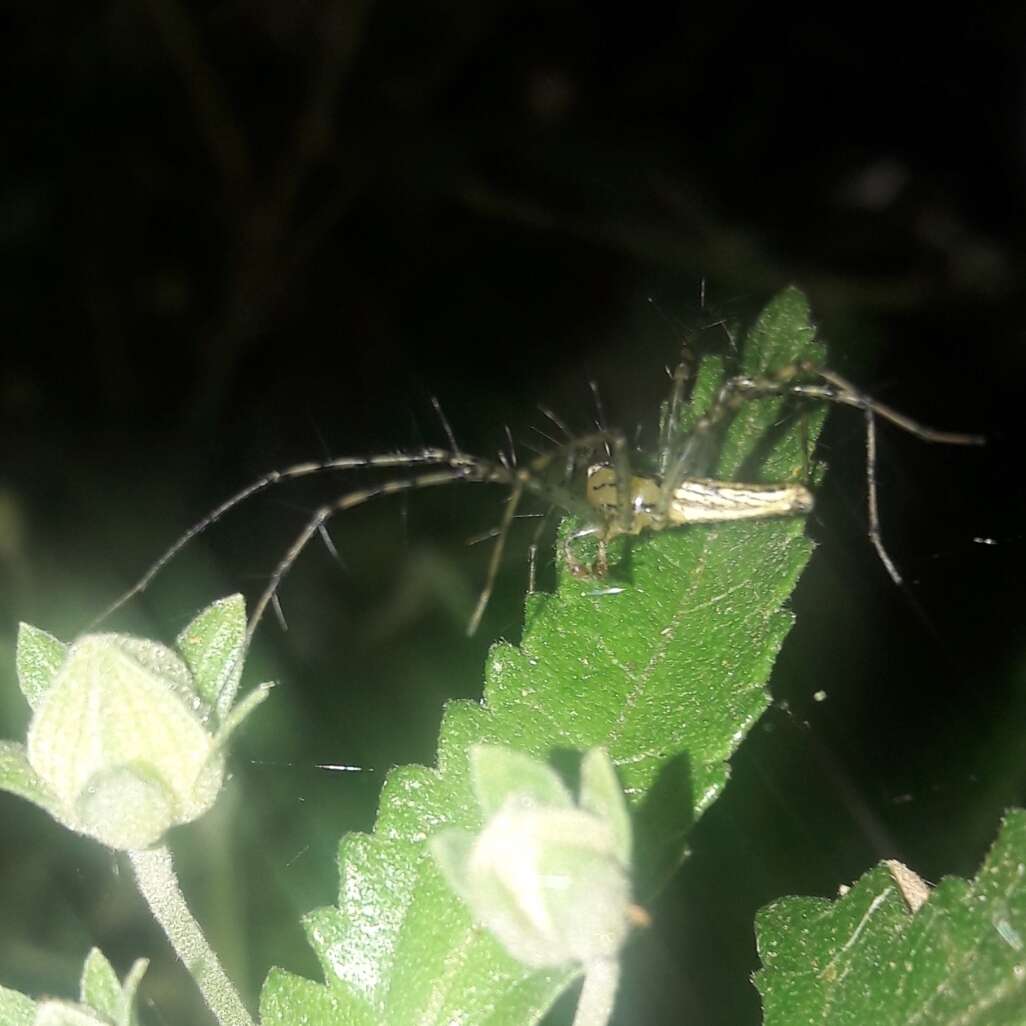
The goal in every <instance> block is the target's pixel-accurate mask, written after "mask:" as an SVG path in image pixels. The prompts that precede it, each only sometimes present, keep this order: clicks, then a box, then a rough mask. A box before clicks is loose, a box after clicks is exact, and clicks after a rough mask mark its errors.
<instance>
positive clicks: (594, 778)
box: [580, 748, 633, 866]
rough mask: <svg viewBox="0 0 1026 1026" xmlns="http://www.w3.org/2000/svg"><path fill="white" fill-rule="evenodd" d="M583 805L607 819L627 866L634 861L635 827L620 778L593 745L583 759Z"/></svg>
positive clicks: (621, 857) (605, 756)
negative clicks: (632, 852)
mask: <svg viewBox="0 0 1026 1026" xmlns="http://www.w3.org/2000/svg"><path fill="white" fill-rule="evenodd" d="M580 805H581V808H582V809H584V810H585V811H586V812H591V813H594V814H595V815H596V816H598V817H599V819H601V820H603V821H605V822H606V823H607V824H608V825H609V826H610V828H611V829H612V831H613V836H614V837H615V839H616V854H617V857H618V858H619V860H620V861H621V862H622V863H623V865H625V866H629V865H630V864H631V849H632V848H633V838H632V833H633V830H632V828H631V820H630V816H629V814H628V812H627V806H626V805H625V804H624V800H623V789H622V788H621V786H620V780H619V778H618V777H617V775H616V771H615V770H614V769H613V764H612V763H611V762H610V761H609V756H608V755H607V754H606V752H605V751H603V750H602V749H601V748H593V749H591V751H589V752H587V753H586V754H585V756H584V758H583V759H582V760H581V801H580Z"/></svg>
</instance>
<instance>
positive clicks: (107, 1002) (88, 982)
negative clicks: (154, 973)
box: [80, 948, 149, 1026]
mask: <svg viewBox="0 0 1026 1026" xmlns="http://www.w3.org/2000/svg"><path fill="white" fill-rule="evenodd" d="M148 965H149V962H148V961H147V960H146V959H145V958H139V959H136V961H135V962H134V963H133V965H132V968H131V969H130V970H129V971H128V975H127V976H126V977H125V982H124V984H122V983H121V982H119V980H118V977H117V974H116V973H115V972H114V969H113V967H112V966H111V964H110V962H108V961H107V958H106V956H105V955H104V954H103V952H102V951H100V949H99V948H93V950H92V951H90V952H89V954H88V955H87V956H86V960H85V966H84V968H83V970H82V983H81V988H80V995H81V996H80V1001H81V1003H82V1004H83V1005H85V1006H87V1007H89V1008H91V1009H92V1010H93V1011H95V1012H96V1013H97V1014H98V1015H101V1016H103V1017H104V1018H105V1019H109V1020H110V1022H112V1023H113V1024H114V1026H133V1024H134V1023H135V1022H136V1014H135V1003H136V995H137V993H138V990H139V984H140V983H141V982H142V978H143V975H144V974H145V973H146V968H147V966H148Z"/></svg>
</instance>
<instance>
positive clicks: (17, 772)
mask: <svg viewBox="0 0 1026 1026" xmlns="http://www.w3.org/2000/svg"><path fill="white" fill-rule="evenodd" d="M0 789H2V790H4V791H10V792H11V794H16V795H18V796H19V797H21V798H26V799H27V800H28V801H30V802H33V803H34V804H36V805H38V806H39V807H40V808H42V809H45V810H46V811H47V812H48V813H50V815H51V816H56V815H57V811H58V809H59V803H58V801H57V799H56V797H55V796H54V795H53V794H52V793H51V792H50V790H49V789H48V788H47V786H46V784H44V783H43V781H42V780H41V779H40V777H39V774H38V773H36V771H35V770H34V769H33V768H32V767H31V766H30V765H29V761H28V755H27V753H26V751H25V746H24V745H19V744H18V743H17V742H15V741H0ZM2 1021H3V1020H0V1022H2Z"/></svg>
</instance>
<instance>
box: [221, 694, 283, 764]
mask: <svg viewBox="0 0 1026 1026" xmlns="http://www.w3.org/2000/svg"><path fill="white" fill-rule="evenodd" d="M273 687H274V685H273V684H272V683H269V682H268V683H265V684H258V685H257V686H256V687H255V688H253V690H252V691H250V693H249V694H248V695H246V697H245V698H243V699H242V701H240V702H239V703H238V704H237V705H234V706H232V708H231V709H229V710H228V715H227V716H225V718H224V720H223V721H222V723H221V726H220V728H219V729H218V731H217V734H216V735H215V737H214V748H215V750H216V749H220V748H222V747H223V746H224V745H225V744H227V742H228V740H229V739H230V738H231V736H232V734H234V733H235V731H236V730H237V729H238V728H239V726H240V725H241V724H242V721H243V720H245V719H246V717H247V716H249V714H250V713H251V712H252V711H253V710H254V709H256V707H257V706H258V705H260V704H261V703H262V702H263V701H264V699H265V698H267V696H268V695H269V694H270V693H271V689H272V688H273Z"/></svg>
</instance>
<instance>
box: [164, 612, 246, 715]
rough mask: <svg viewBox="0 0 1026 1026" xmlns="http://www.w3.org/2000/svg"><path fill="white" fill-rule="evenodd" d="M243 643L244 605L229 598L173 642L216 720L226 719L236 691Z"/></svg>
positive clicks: (244, 629)
mask: <svg viewBox="0 0 1026 1026" xmlns="http://www.w3.org/2000/svg"><path fill="white" fill-rule="evenodd" d="M245 640H246V604H245V601H244V599H243V597H242V596H241V595H229V596H228V597H227V598H223V599H218V601H217V602H213V603H211V604H210V605H209V606H207V608H206V609H204V610H203V611H202V612H201V613H199V614H198V615H197V616H196V617H195V619H193V621H192V622H191V623H190V624H189V625H188V627H186V628H185V630H183V631H182V633H181V634H179V635H178V638H177V640H176V641H175V646H176V648H177V649H178V651H179V653H180V654H181V656H182V658H183V659H184V660H185V663H186V665H187V666H188V667H189V669H190V670H191V671H192V675H193V677H194V678H195V680H196V690H197V691H198V692H199V694H200V695H202V696H203V698H204V699H205V700H206V702H207V704H208V705H209V706H211V707H212V708H213V709H214V711H215V712H216V713H217V717H218V720H223V719H224V718H225V716H226V715H227V713H228V710H229V709H230V708H231V705H232V702H233V701H234V700H235V692H236V691H238V689H239V681H240V680H241V679H242V664H243V657H244V655H245V653H244V652H243V650H242V648H243V645H244V644H245Z"/></svg>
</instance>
